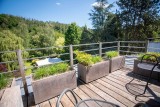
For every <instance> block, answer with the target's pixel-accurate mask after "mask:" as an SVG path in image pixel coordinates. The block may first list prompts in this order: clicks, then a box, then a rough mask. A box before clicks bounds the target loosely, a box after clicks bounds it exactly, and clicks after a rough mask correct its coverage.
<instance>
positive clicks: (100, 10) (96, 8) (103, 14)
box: [89, 0, 113, 42]
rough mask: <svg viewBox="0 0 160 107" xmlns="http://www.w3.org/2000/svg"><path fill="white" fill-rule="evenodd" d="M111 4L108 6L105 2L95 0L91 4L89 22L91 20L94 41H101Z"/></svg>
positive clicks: (103, 0)
mask: <svg viewBox="0 0 160 107" xmlns="http://www.w3.org/2000/svg"><path fill="white" fill-rule="evenodd" d="M112 6H113V5H112V4H108V2H107V0H96V2H95V3H94V4H93V10H91V13H89V15H90V20H92V25H93V28H94V31H95V34H94V41H95V42H97V41H101V40H103V39H102V34H103V30H104V26H105V23H106V21H107V20H108V15H109V14H110V9H111V8H112Z"/></svg>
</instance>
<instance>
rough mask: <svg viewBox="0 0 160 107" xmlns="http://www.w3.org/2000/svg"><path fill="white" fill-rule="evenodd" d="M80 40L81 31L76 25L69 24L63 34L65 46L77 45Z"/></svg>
mask: <svg viewBox="0 0 160 107" xmlns="http://www.w3.org/2000/svg"><path fill="white" fill-rule="evenodd" d="M80 38H81V31H80V29H79V27H78V26H77V25H76V23H71V25H70V26H69V27H68V29H67V31H66V33H65V45H70V44H73V45H74V44H79V43H80Z"/></svg>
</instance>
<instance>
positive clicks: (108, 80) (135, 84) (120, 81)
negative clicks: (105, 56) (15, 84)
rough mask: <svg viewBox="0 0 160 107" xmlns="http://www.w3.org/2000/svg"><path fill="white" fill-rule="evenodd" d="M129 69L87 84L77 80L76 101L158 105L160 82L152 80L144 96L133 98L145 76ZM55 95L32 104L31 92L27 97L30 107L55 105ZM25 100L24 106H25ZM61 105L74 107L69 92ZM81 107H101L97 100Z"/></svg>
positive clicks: (159, 105)
mask: <svg viewBox="0 0 160 107" xmlns="http://www.w3.org/2000/svg"><path fill="white" fill-rule="evenodd" d="M133 76H135V75H133V73H132V72H131V70H129V69H121V70H118V71H115V72H113V73H111V74H109V75H108V76H106V77H103V78H100V79H98V80H96V81H93V82H91V83H88V84H84V83H83V82H81V81H78V83H79V85H78V87H77V88H76V89H74V90H73V91H74V92H75V93H76V97H77V98H78V101H80V100H82V99H88V98H95V99H100V100H106V101H109V102H112V103H114V104H117V105H119V106H120V107H134V106H135V105H136V104H137V103H140V102H146V103H147V104H148V105H149V106H151V107H160V83H159V82H157V81H154V80H152V81H151V82H152V84H149V88H148V90H147V92H146V94H145V95H144V96H141V97H138V98H137V99H135V95H136V94H138V93H142V91H143V90H144V84H145V78H143V77H141V76H137V75H136V76H135V77H136V79H135V80H134V81H132V83H130V84H127V83H129V82H130V81H131V80H132V79H133ZM56 101H57V97H55V98H53V99H50V100H47V101H45V102H43V103H40V104H38V105H35V104H34V98H33V94H30V95H29V97H28V101H27V102H28V106H30V107H55V104H56ZM27 102H26V103H25V106H27ZM61 107H74V100H73V97H72V95H71V94H70V93H67V94H65V96H64V97H63V98H62V101H61ZM82 107H102V106H101V105H100V104H99V103H97V102H88V103H84V104H83V106H82Z"/></svg>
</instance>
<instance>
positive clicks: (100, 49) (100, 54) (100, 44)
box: [99, 42, 102, 57]
mask: <svg viewBox="0 0 160 107" xmlns="http://www.w3.org/2000/svg"><path fill="white" fill-rule="evenodd" d="M99 56H100V57H102V42H99Z"/></svg>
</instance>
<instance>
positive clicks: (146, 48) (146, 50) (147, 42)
mask: <svg viewBox="0 0 160 107" xmlns="http://www.w3.org/2000/svg"><path fill="white" fill-rule="evenodd" d="M148 45H149V40H147V41H146V46H145V52H148Z"/></svg>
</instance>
